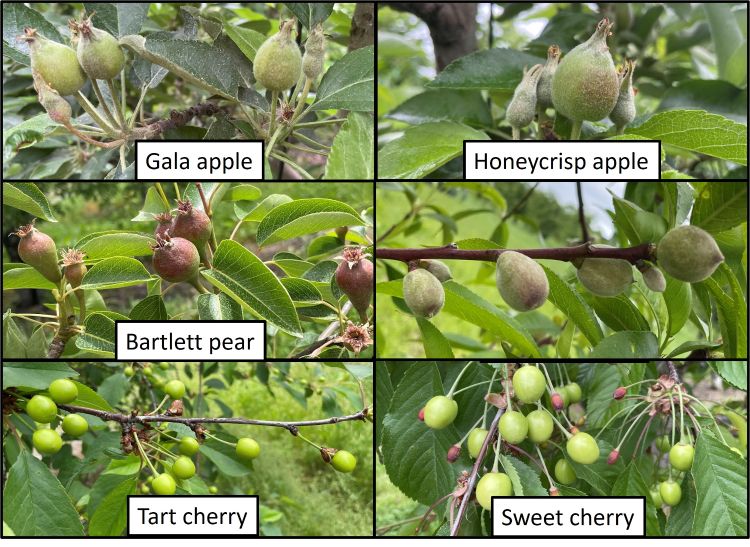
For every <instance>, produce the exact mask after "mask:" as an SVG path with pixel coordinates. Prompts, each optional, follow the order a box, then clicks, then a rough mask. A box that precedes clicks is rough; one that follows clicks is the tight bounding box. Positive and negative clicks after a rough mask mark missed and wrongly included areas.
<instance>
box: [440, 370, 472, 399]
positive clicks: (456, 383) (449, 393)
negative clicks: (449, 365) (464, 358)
mask: <svg viewBox="0 0 750 547" xmlns="http://www.w3.org/2000/svg"><path fill="white" fill-rule="evenodd" d="M472 363H473V361H469V362H468V363H466V365H465V366H464V368H462V369H461V372H459V373H458V376H456V380H455V381H454V382H453V385H452V386H451V388H450V390H449V391H448V393H447V395H446V396H447V397H448V398H449V399H452V398H453V395H454V391H455V389H456V387H458V382H460V381H461V376H463V375H464V372H466V369H468V368H469V367H470V366H472Z"/></svg>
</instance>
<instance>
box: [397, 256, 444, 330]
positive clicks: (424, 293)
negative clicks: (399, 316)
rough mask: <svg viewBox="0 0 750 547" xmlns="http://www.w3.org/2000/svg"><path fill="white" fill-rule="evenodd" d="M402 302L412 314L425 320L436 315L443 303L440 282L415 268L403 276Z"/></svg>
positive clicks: (442, 291) (429, 274)
mask: <svg viewBox="0 0 750 547" xmlns="http://www.w3.org/2000/svg"><path fill="white" fill-rule="evenodd" d="M403 291H404V301H405V302H406V305H407V306H408V307H409V309H410V310H411V311H412V313H413V314H414V315H416V316H418V317H425V318H427V319H429V318H431V317H434V316H435V315H437V314H438V313H439V312H440V310H441V309H443V304H444V303H445V291H444V290H443V285H442V284H441V283H440V280H439V279H438V278H437V277H435V276H434V275H432V274H431V273H430V272H428V271H427V270H423V269H421V268H417V269H416V270H412V271H410V272H409V273H407V274H406V275H405V276H404V286H403Z"/></svg>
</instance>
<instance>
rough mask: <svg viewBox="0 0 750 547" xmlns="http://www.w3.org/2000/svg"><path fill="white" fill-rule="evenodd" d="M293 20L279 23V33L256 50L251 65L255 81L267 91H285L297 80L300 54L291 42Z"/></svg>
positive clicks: (293, 42)
mask: <svg viewBox="0 0 750 547" xmlns="http://www.w3.org/2000/svg"><path fill="white" fill-rule="evenodd" d="M294 23H295V22H294V20H293V19H292V20H289V21H284V22H283V23H281V27H280V28H279V32H278V33H276V34H275V35H274V36H271V37H270V38H268V39H267V40H266V41H265V42H263V44H262V45H261V46H260V47H259V48H258V51H257V53H256V54H255V62H254V63H253V74H254V75H255V79H256V80H257V81H258V83H260V85H262V86H263V87H265V88H266V89H268V90H269V91H285V90H287V89H289V88H290V87H292V86H293V85H294V84H296V83H297V80H299V77H300V74H301V73H302V54H301V53H300V51H299V46H298V45H297V43H296V42H295V41H294V40H292V28H293V27H294Z"/></svg>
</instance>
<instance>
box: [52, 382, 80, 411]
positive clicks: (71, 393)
mask: <svg viewBox="0 0 750 547" xmlns="http://www.w3.org/2000/svg"><path fill="white" fill-rule="evenodd" d="M48 391H49V395H50V397H52V400H53V401H55V402H56V403H57V404H59V405H64V404H67V403H72V402H73V401H75V400H76V398H77V397H78V388H77V387H76V385H75V384H74V383H73V382H72V381H70V380H68V379H67V378H58V379H57V380H55V381H54V382H52V383H51V384H50V385H49V389H48Z"/></svg>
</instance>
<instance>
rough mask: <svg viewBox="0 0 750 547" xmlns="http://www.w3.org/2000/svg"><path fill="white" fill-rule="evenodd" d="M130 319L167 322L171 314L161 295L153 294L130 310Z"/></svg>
mask: <svg viewBox="0 0 750 547" xmlns="http://www.w3.org/2000/svg"><path fill="white" fill-rule="evenodd" d="M201 296H204V295H201ZM130 319H132V320H133V321H167V320H168V319H169V314H168V313H167V307H166V306H165V305H164V300H163V299H162V297H161V295H159V294H152V295H151V296H147V297H146V298H144V299H143V300H141V301H140V302H138V303H137V304H136V305H135V306H133V309H132V310H130Z"/></svg>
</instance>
